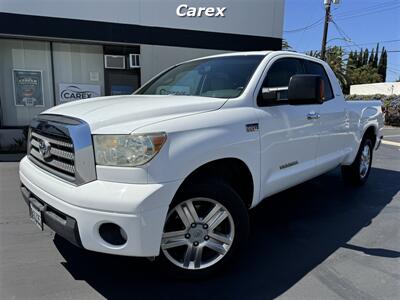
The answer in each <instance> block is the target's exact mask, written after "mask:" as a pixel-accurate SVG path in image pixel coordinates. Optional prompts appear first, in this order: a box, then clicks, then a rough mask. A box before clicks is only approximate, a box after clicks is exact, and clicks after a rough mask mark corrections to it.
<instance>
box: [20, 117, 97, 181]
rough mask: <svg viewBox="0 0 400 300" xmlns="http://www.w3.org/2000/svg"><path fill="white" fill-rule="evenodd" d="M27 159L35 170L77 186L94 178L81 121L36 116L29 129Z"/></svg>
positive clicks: (88, 137)
mask: <svg viewBox="0 0 400 300" xmlns="http://www.w3.org/2000/svg"><path fill="white" fill-rule="evenodd" d="M28 141H29V142H28V156H29V158H30V159H31V160H32V161H33V162H34V163H35V164H36V165H38V166H39V167H41V168H43V169H45V170H46V171H48V172H50V173H52V174H54V175H56V176H59V177H61V178H63V179H65V180H67V181H70V182H71V183H74V184H76V185H80V184H83V183H86V182H90V181H93V180H95V179H96V167H95V162H94V153H93V145H92V136H91V133H90V128H89V125H88V124H87V123H85V122H84V121H82V120H78V119H74V118H69V117H64V116H58V115H39V117H37V118H35V119H34V120H33V121H32V123H31V126H30V129H29V135H28Z"/></svg>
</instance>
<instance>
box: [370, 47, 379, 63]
mask: <svg viewBox="0 0 400 300" xmlns="http://www.w3.org/2000/svg"><path fill="white" fill-rule="evenodd" d="M378 55H379V43H378V44H376V51H375V56H374V60H373V62H372V66H373V67H374V68H377V67H378Z"/></svg>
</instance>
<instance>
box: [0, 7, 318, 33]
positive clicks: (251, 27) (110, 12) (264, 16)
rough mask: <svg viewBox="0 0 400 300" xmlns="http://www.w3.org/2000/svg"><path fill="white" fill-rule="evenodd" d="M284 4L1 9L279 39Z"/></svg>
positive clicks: (29, 13)
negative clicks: (216, 13) (189, 10)
mask: <svg viewBox="0 0 400 300" xmlns="http://www.w3.org/2000/svg"><path fill="white" fill-rule="evenodd" d="M321 1H322V0H321ZM180 4H188V5H189V6H195V7H200V6H201V7H216V6H219V7H223V6H225V7H227V9H226V11H225V17H223V18H222V17H219V18H213V17H206V16H203V17H201V18H198V17H195V18H193V17H184V18H183V17H179V16H177V15H176V8H177V7H178V6H179V5H180ZM284 6H285V5H284V0H218V1H215V0H202V1H199V0H35V1H33V0H0V11H2V12H9V13H19V14H27V15H38V16H49V17H61V18H70V19H81V20H91V21H105V22H112V23H123V24H136V25H146V26H157V27H168V28H179V29H191V30H203V31H213V32H225V33H237V34H247V35H256V36H265V37H276V38H282V28H283V12H284ZM66 30H67V29H66Z"/></svg>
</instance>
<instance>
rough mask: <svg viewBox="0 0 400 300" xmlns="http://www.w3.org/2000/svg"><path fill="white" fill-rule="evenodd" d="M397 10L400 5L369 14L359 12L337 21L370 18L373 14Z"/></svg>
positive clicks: (341, 17)
mask: <svg viewBox="0 0 400 300" xmlns="http://www.w3.org/2000/svg"><path fill="white" fill-rule="evenodd" d="M396 8H400V5H399V4H397V5H394V6H391V7H386V8H381V9H377V10H373V11H369V12H365V11H363V12H359V13H356V14H353V15H348V16H339V17H338V18H337V20H347V19H353V18H358V17H364V16H369V15H373V14H377V13H382V12H386V11H392V10H394V9H396Z"/></svg>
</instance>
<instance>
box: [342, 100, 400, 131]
mask: <svg viewBox="0 0 400 300" xmlns="http://www.w3.org/2000/svg"><path fill="white" fill-rule="evenodd" d="M346 100H360V101H362V100H381V101H382V103H383V107H384V110H385V124H386V125H392V126H400V95H390V96H387V95H381V94H376V95H348V96H346Z"/></svg>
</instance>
